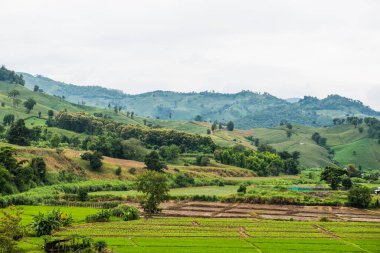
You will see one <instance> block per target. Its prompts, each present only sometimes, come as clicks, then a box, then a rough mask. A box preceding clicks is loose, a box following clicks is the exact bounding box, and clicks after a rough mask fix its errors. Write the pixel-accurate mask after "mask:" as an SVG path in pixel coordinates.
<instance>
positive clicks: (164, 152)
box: [159, 144, 180, 160]
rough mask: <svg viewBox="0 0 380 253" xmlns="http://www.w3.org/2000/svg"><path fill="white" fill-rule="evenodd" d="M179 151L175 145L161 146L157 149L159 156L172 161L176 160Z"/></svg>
mask: <svg viewBox="0 0 380 253" xmlns="http://www.w3.org/2000/svg"><path fill="white" fill-rule="evenodd" d="M179 153H180V149H179V147H178V146H177V145H174V144H172V145H170V146H161V147H160V149H159V154H160V156H161V157H162V158H163V159H165V160H174V159H176V158H178V156H179Z"/></svg>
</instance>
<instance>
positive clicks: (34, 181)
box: [0, 147, 48, 194]
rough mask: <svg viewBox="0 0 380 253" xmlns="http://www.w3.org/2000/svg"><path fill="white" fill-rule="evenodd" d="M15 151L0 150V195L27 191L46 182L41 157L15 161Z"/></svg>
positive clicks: (9, 148) (44, 165)
mask: <svg viewBox="0 0 380 253" xmlns="http://www.w3.org/2000/svg"><path fill="white" fill-rule="evenodd" d="M15 154H16V150H15V149H13V148H11V147H1V148H0V193H1V194H13V193H17V192H22V191H27V190H29V189H31V188H33V187H36V186H38V185H44V184H46V183H47V182H48V180H47V178H46V164H45V162H44V160H43V158H42V157H35V158H32V159H31V160H22V161H17V159H16V158H15Z"/></svg>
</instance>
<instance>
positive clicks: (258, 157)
mask: <svg viewBox="0 0 380 253" xmlns="http://www.w3.org/2000/svg"><path fill="white" fill-rule="evenodd" d="M299 156H300V154H299V152H293V153H289V152H287V151H284V152H276V150H275V149H273V148H271V147H270V146H268V145H260V147H259V148H258V150H257V151H253V150H251V149H246V148H244V147H243V146H235V147H233V148H224V149H217V150H216V151H215V152H214V157H215V160H217V161H219V162H221V163H223V164H228V165H234V166H237V167H241V168H246V169H249V170H252V171H254V172H255V173H256V174H257V175H258V176H278V175H280V174H283V173H284V174H290V175H295V174H298V173H299V168H298V166H299V161H298V159H299Z"/></svg>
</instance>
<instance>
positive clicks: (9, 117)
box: [3, 114, 15, 126]
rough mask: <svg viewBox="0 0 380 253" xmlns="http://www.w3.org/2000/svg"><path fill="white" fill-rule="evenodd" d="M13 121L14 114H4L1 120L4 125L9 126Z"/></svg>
mask: <svg viewBox="0 0 380 253" xmlns="http://www.w3.org/2000/svg"><path fill="white" fill-rule="evenodd" d="M14 121H15V115H14V114H6V115H5V116H4V118H3V123H4V125H6V126H7V125H11V124H13V122H14Z"/></svg>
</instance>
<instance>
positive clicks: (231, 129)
mask: <svg viewBox="0 0 380 253" xmlns="http://www.w3.org/2000/svg"><path fill="white" fill-rule="evenodd" d="M234 127H235V126H234V122H232V121H229V122H228V123H227V130H228V131H233V130H234Z"/></svg>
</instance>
